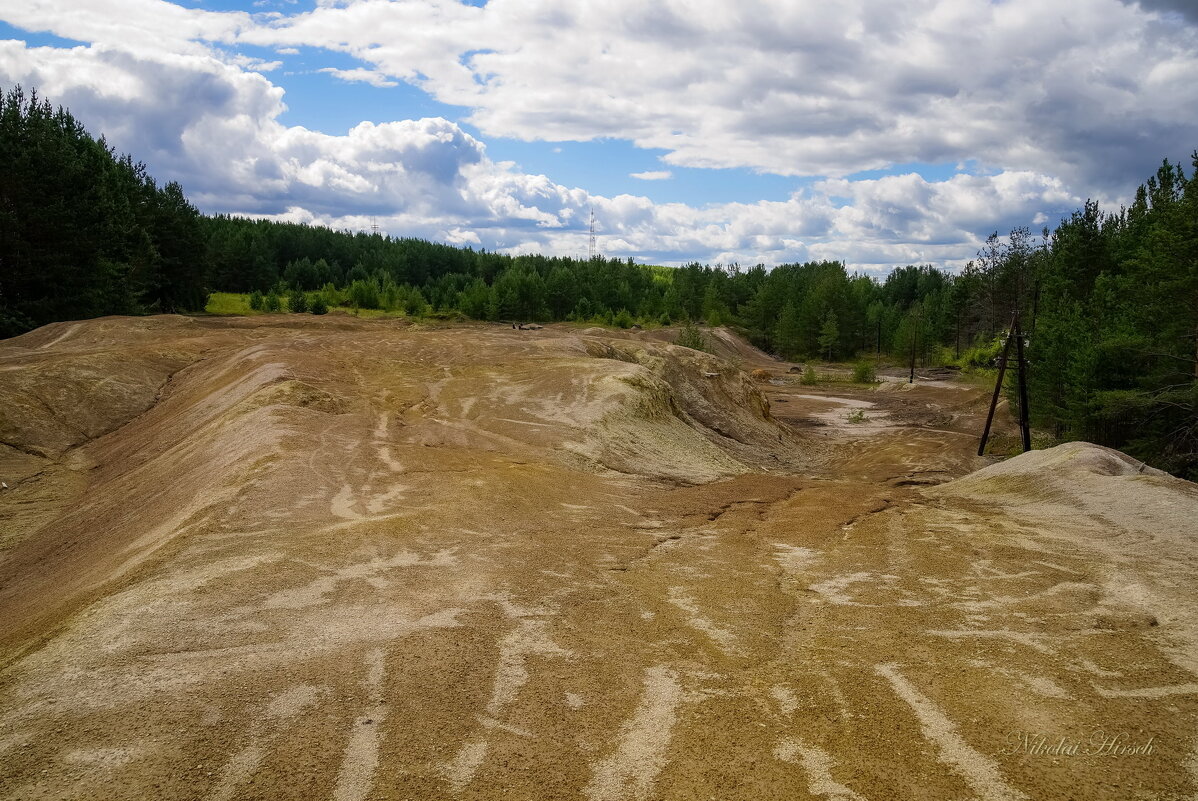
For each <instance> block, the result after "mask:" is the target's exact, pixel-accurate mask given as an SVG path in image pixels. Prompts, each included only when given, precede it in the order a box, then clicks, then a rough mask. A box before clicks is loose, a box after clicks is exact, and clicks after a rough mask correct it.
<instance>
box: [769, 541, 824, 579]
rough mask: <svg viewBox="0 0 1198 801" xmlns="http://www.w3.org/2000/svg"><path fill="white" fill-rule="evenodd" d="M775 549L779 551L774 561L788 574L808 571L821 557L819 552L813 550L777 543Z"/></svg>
mask: <svg viewBox="0 0 1198 801" xmlns="http://www.w3.org/2000/svg"><path fill="white" fill-rule="evenodd" d="M774 548H776V549H777V553H775V554H774V559H776V560H777V561H778V564H779V565H781V567H782V569H783V570H785V571H786V572H787V573H799V572H802V571H803V570H806V569H807V568H809V567H811V565H812V563H813V562H815V560H816V559H818V558H819V555H820V552H819V551H817V550H814V549H812V548H800V547H799V546H797V545H784V544H782V543H780V542H775V543H774Z"/></svg>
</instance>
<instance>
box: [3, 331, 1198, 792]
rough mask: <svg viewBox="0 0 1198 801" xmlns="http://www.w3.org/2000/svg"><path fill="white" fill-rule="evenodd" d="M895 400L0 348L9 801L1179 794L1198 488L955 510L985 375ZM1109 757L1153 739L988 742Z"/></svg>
mask: <svg viewBox="0 0 1198 801" xmlns="http://www.w3.org/2000/svg"><path fill="white" fill-rule="evenodd" d="M719 336H720V337H721V342H722V345H721V350H726V351H727V353H726V355H729V356H735V357H737V358H738V359H740V360H741V364H740V366H741V367H743V368H744V369H746V370H747V369H748V368H749V367H760V368H763V369H768V370H771V371H773V372H775V373H776V374H778V375H779V376H780V377H781V376H782V375H784V369H785V365H781V364H774V363H771V362H769V361H768V360H767V359H765V357H762V356H760V355H759V354H756V353H755V352H753V351H752V350H751V349H750V348H748V346H747V345H745V344H744V343H740V342H738V341H737V340H735V338H734V337H732V336H731V335H730V334H729V335H725V334H720V335H719ZM889 389H890V390H891V391H887V392H868V391H865V390H861V389H857V390H851V389H850V390H849V391H848V394H846V393H845V392H843V391H839V390H828V389H824V388H816V389H814V390H813V389H811V388H809V387H801V388H800V387H792V386H775V385H770V384H762V385H754V384H753V383H752V382H750V381H749V380H748V378H747V377H746V376H745V374H744V373H743V372H742V371H741V370H738V369H737V367H736V366H734V365H733V364H730V363H728V362H726V361H722V360H720V359H717V358H714V357H709V356H706V355H704V354H699V353H696V352H694V351H690V350H688V349H682V348H676V347H674V346H671V345H668V344H667V343H665V342H663V341H662V337H660V336H659V335H656V334H643V335H638V334H623V335H618V336H617V335H608V334H603V333H600V332H593V331H592V332H585V333H584V332H578V331H576V330H573V329H568V328H564V327H561V328H559V327H550V328H549V329H546V330H543V331H539V332H520V331H513V330H510V329H503V328H497V327H488V326H464V327H457V328H450V329H444V330H418V329H415V328H412V327H408V326H404V325H400V324H396V323H388V322H376V323H367V322H361V321H357V320H351V319H346V318H324V319H314V318H306V319H305V318H286V317H278V318H270V319H267V320H265V321H262V320H191V319H188V318H181V317H159V318H149V319H138V320H129V319H115V318H113V319H104V320H97V321H89V322H85V323H72V324H59V325H55V326H48V327H46V328H44V329H40V330H39V331H36V332H33V333H31V334H29V335H26V336H24V337H20V338H18V339H15V340H9V341H6V342H4V343H0V442H3V443H5V444H4V445H0V472H2V473H3V475H4V476H5V477H6V478H5V480H6V481H7V482H8V484H9V485H10V488H11V489H10V490H8V491H5V492H4V493H3V494H0V525H2V526H3V534H2V535H0V548H3V550H2V551H0V648H2V649H3V655H4V656H3V668H2V672H0V797H3V798H12V799H30V798H80V799H82V798H106V799H107V798H111V799H118V798H128V799H141V798H151V797H153V798H188V799H190V798H195V799H250V798H263V799H268V798H269V799H274V798H313V799H323V798H329V799H337V800H338V801H341V800H342V799H365V798H450V799H452V798H463V799H467V798H500V797H504V798H529V799H532V798H538V799H539V798H587V799H593V800H595V801H606V800H607V799H649V798H673V799H693V798H711V797H715V798H721V799H725V798H745V799H750V798H752V799H763V798H780V799H781V798H785V799H802V798H832V799H856V798H865V799H891V798H937V799H939V798H943V799H958V798H984V799H1006V798H1012V799H1016V798H1037V799H1038V798H1087V799H1098V798H1109V799H1126V798H1144V799H1149V798H1153V799H1156V798H1190V797H1193V795H1194V793H1195V776H1196V774H1198V758H1196V757H1195V756H1194V755H1195V742H1194V740H1195V731H1196V730H1198V727H1196V726H1195V723H1196V720H1195V714H1196V712H1198V703H1196V700H1198V676H1196V672H1198V628H1196V625H1198V624H1195V623H1194V622H1193V621H1195V620H1198V614H1196V613H1198V609H1195V605H1196V602H1198V593H1196V591H1195V590H1196V583H1198V582H1196V580H1195V578H1194V568H1195V566H1196V563H1198V546H1196V544H1195V536H1196V532H1195V523H1194V521H1195V520H1196V519H1198V514H1196V512H1198V494H1196V493H1195V492H1194V487H1193V485H1190V484H1187V483H1185V482H1180V481H1177V480H1175V479H1171V478H1169V477H1167V476H1161V475H1159V474H1155V473H1153V472H1152V471H1150V470H1145V469H1141V467H1140V466H1139V465H1138V464H1136V463H1134V462H1129V461H1128V460H1127V459H1126V458H1125V457H1123V456H1122V455H1120V454H1115V453H1114V452H1109V451H1105V450H1103V449H1095V448H1093V446H1082V445H1074V446H1065V447H1063V448H1059V449H1055V450H1054V451H1049V452H1044V453H1037V454H1029V455H1027V456H1024V457H1019V458H1018V459H1015V460H1011V461H1009V462H1006V463H1003V464H1000V465H995V466H993V467H989V468H987V469H986V470H983V471H981V472H978V473H974V474H973V475H971V476H969V477H968V478H965V479H961V480H958V481H951V482H950V481H949V479H954V478H958V477H960V476H964V475H965V474H967V473H970V472H971V471H973V470H975V469H977V468H979V467H984V466H985V465H986V464H987V462H985V461H983V460H980V459H977V458H976V457H974V456H972V449H973V448H975V447H976V440H975V439H974V438H973V436H972V434H974V433H975V432H976V427H977V426H976V423H977V420H976V416H977V409H978V407H979V406H980V405H983V404H984V398H983V397H982V395H983V394H984V390H980V389H970V388H964V389H962V388H957V387H949V388H945V387H943V386H919V385H916V386H915V387H914V388H913V389H910V390H909V391H908V390H907V389H906V388H905V387H902V388H899V389H894V388H893V387H890V388H889ZM762 391H764V392H765V397H766V398H768V399H769V400H770V403H768V404H767V402H766V400H765V399H764V398H763V396H762V394H761V392H762ZM813 395H814V396H815V397H812V396H813ZM821 397H823V398H824V399H822V400H821ZM846 404H856V405H857V406H858V407H860V408H866V409H868V410H869V412H868V413H869V414H872V415H874V420H873V423H872V424H870V425H857V426H856V427H855V426H854V424H850V423H847V422H846V423H845V424H843V425H824V424H825V423H827V422H828V421H830V420H835V417H834V416H831V414H830V412H829V410H835V409H837V408H840V407H841V406H846ZM861 404H876V405H875V406H861ZM846 408H847V406H846ZM883 411H885V412H886V415H885V416H883V415H882V412H883ZM796 431H797V432H798V433H796ZM945 482H948V483H945ZM1099 729H1102V730H1104V731H1108V732H1110V733H1111V734H1118V733H1125V734H1126V735H1127V738H1128V740H1127V742H1129V743H1131V742H1136V743H1144V742H1146V741H1147V740H1148V738H1150V737H1155V738H1156V739H1155V740H1154V741H1153V743H1154V748H1153V749H1152V751H1151V753H1144V754H1129V755H1121V756H1115V755H1108V756H1102V755H1084V754H1079V755H1062V756H1053V755H1045V754H1036V753H1026V752H1022V751H1020V750H1019V748H1017V747H1013V746H1017V745H1018V743H1019V736H1018V735H1019V734H1020V733H1026V734H1027V735H1029V736H1032V737H1037V736H1044V737H1046V738H1049V739H1051V740H1054V741H1055V740H1056V739H1059V738H1061V737H1065V738H1069V739H1070V740H1073V741H1077V740H1082V741H1087V742H1088V741H1089V739H1090V737H1091V736H1092V734H1093V732H1094V731H1096V730H1099ZM1025 750H1026V749H1025Z"/></svg>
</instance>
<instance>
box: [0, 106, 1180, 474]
mask: <svg viewBox="0 0 1198 801" xmlns="http://www.w3.org/2000/svg"><path fill="white" fill-rule="evenodd" d="M215 291H223V292H242V293H253V294H252V300H253V302H254V303H255V304H256V305H257V306H258V307H261V308H264V309H266V310H275V309H281V308H284V307H288V308H291V309H293V310H296V309H298V308H299V307H301V306H302V307H305V308H307V307H309V306H310V305H314V306H315V308H314V309H312V310H313V311H317V312H319V311H321V310H323V309H324V308H325V307H326V306H329V305H337V304H344V305H350V306H353V307H357V308H367V309H369V308H383V309H388V310H396V311H402V312H405V313H408V314H413V315H440V316H446V317H453V316H458V315H461V316H464V317H468V318H473V319H479V320H521V321H551V320H570V321H578V322H586V323H601V324H608V325H617V326H622V327H628V326H630V325H632V324H633V323H640V324H642V325H654V324H659V323H660V324H669V323H677V322H684V321H699V322H705V323H707V324H711V325H729V326H733V327H736V328H738V329H740V330H742V331H743V332H744V333H745V334H746V335H747V336H748V337H749V338H750V339H751V340H752V341H753V342H754V343H755V344H756V345H758V346H759V347H761V348H763V349H765V350H767V351H769V352H772V353H776V354H778V355H779V356H782V357H784V358H788V359H795V358H814V359H823V360H828V361H844V360H851V359H856V358H859V357H862V356H864V355H869V354H874V355H881V356H883V357H887V356H892V357H894V358H895V359H896V360H899V361H905V360H906V358H907V357H908V354H910V353H911V352H914V353H915V354H916V358H917V360H918V361H919V363H920V364H923V365H930V364H957V365H959V366H963V367H977V368H982V369H985V368H988V367H990V366H992V365H993V362H994V359H995V358H996V356H997V354H998V352H999V350H1000V347H1001V338H1002V336H1003V335H1004V332H1005V331H1006V330H1007V328H1008V326H1009V324H1010V321H1011V317H1012V314H1013V313H1014V311H1015V310H1016V308H1018V309H1019V310H1020V313H1021V316H1022V321H1023V329H1024V331H1025V333H1026V335H1027V340H1028V360H1029V364H1030V370H1029V382H1030V400H1029V407H1030V413H1031V419H1032V424H1033V425H1034V426H1035V427H1036V428H1038V429H1040V430H1043V431H1046V432H1047V433H1048V434H1050V435H1051V436H1052V437H1054V438H1055V439H1084V440H1087V441H1091V442H1097V443H1099V444H1103V445H1109V446H1111V447H1115V448H1119V449H1121V450H1124V451H1126V452H1128V453H1130V454H1132V455H1133V456H1136V457H1137V458H1140V459H1143V460H1145V461H1147V462H1148V463H1150V464H1153V465H1156V466H1158V467H1161V468H1163V469H1166V470H1169V471H1171V472H1174V473H1176V474H1178V475H1182V476H1184V477H1187V478H1191V479H1196V478H1198V411H1196V409H1198V152H1196V153H1195V154H1194V156H1193V164H1192V166H1191V167H1190V172H1189V174H1188V175H1187V172H1186V169H1185V168H1183V167H1182V166H1181V165H1178V164H1172V163H1170V162H1169V161H1167V160H1166V161H1164V162H1163V164H1162V165H1161V166H1160V168H1159V169H1158V170H1157V172H1156V174H1155V175H1153V176H1151V177H1150V178H1148V180H1147V181H1146V182H1145V183H1144V185H1143V186H1141V187H1140V188H1139V190H1138V191H1137V193H1136V196H1135V199H1134V201H1133V202H1132V203H1131V205H1130V206H1129V207H1126V208H1120V209H1118V210H1114V209H1106V210H1104V209H1101V208H1099V207H1098V205H1097V204H1095V203H1092V202H1088V203H1086V204H1085V206H1084V207H1083V208H1081V209H1079V210H1077V211H1076V212H1074V213H1073V214H1072V216H1070V217H1069V218H1068V219H1065V220H1063V221H1062V222H1061V223H1060V224H1059V225H1058V226H1057V227H1056V228H1055V230H1049V229H1045V230H1043V231H1041V232H1037V233H1033V232H1031V231H1029V230H1026V229H1016V230H1014V231H1011V232H1009V234H1008V235H1007V236H1005V237H1001V238H1000V237H999V236H998V235H997V234H995V235H992V236H991V237H990V238H989V239H988V240H987V242H986V244H985V246H984V247H983V248H982V250H981V251H980V252H979V253H978V255H977V258H976V259H974V260H973V261H972V262H970V263H969V264H968V265H967V266H966V267H965V268H964V269H963V270H962V271H960V272H959V273H950V272H947V271H943V270H938V269H935V268H932V267H928V266H915V265H912V266H905V267H899V268H897V269H895V270H894V271H893V272H891V273H890V275H888V276H887V277H886V279H885V280H883V281H878V280H875V279H873V278H871V277H868V276H864V275H860V274H850V273H849V272H848V271H847V270H846V268H845V266H844V265H843V264H840V263H837V262H810V263H806V264H785V265H781V266H778V267H775V268H773V269H770V270H767V269H766V268H764V267H762V266H756V267H751V268H747V269H745V268H740V267H738V266H733V267H723V266H716V267H713V266H707V265H700V264H689V265H687V266H685V267H681V268H665V267H654V266H648V265H641V264H636V263H634V262H633V261H632V260H631V259H629V260H626V261H622V260H618V259H609V258H597V259H593V260H582V259H571V258H560V257H547V256H540V255H526V256H508V255H502V254H497V253H488V252H486V251H475V250H472V249H461V248H455V247H451V246H448V245H443V244H437V243H432V242H428V241H424V240H419V239H407V238H394V237H388V236H381V235H378V234H365V233H353V232H348V231H333V230H330V229H327V228H320V227H313V226H307V225H298V224H292V223H280V222H272V221H266V220H251V219H244V218H239V217H229V216H223V215H220V216H206V215H203V214H201V213H200V212H199V211H198V210H197V209H196V208H195V207H194V206H192V205H191V203H190V202H189V201H188V200H187V198H186V196H185V195H184V193H183V190H182V188H181V187H180V186H179V185H178V184H176V183H168V184H166V185H163V186H159V185H158V183H157V182H156V181H155V180H154V178H153V177H152V176H150V175H149V174H148V173H147V171H146V168H145V166H144V165H142V164H140V163H137V162H135V161H133V159H132V157H130V156H127V155H119V154H117V153H115V152H114V151H113V149H112V148H110V147H109V146H108V145H107V144H106V143H105V142H104V140H103V138H100V139H95V138H93V137H92V136H91V135H90V134H89V133H88V132H87V131H86V130H85V129H84V127H83V126H82V125H81V124H80V123H79V122H78V121H77V120H76V119H75V118H74V117H72V116H71V114H70V112H69V111H67V110H65V109H61V108H57V109H56V108H54V107H53V106H52V105H51V104H50V103H48V102H47V101H45V100H43V99H41V98H39V97H38V96H37V95H36V93H35V92H32V91H31V92H28V93H26V92H25V91H23V90H22V89H21V88H19V87H18V88H15V89H13V90H11V91H9V92H7V93H6V94H4V95H3V97H0V336H13V335H16V334H19V333H21V332H23V331H26V330H29V329H32V328H34V327H37V326H40V325H43V324H45V323H49V322H53V321H57V320H67V319H79V318H86V317H95V316H100V315H107V314H155V313H169V312H197V311H201V310H203V309H204V307H205V304H206V302H207V299H208V296H209V293H211V292H215ZM287 297H290V298H291V301H290V302H289V303H288V302H287V301H285V300H281V299H284V298H287Z"/></svg>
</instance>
